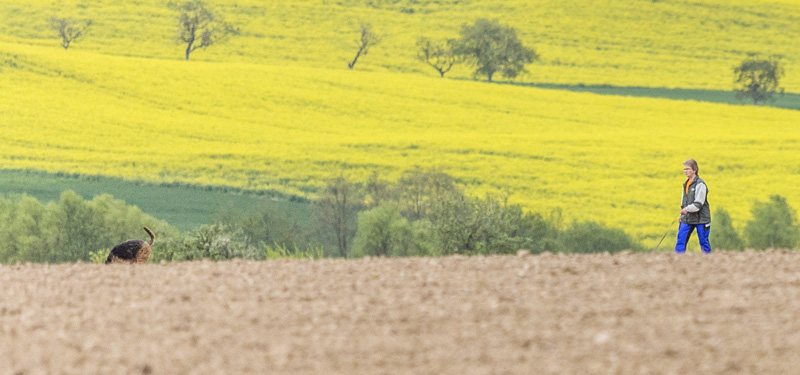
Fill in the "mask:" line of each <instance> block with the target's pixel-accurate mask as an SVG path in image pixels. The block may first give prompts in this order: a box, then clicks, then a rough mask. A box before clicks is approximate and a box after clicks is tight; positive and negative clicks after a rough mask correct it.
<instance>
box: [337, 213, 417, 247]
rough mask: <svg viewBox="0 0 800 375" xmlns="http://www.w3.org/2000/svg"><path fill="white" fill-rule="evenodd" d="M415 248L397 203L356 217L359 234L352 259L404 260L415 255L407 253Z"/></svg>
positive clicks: (408, 227)
mask: <svg viewBox="0 0 800 375" xmlns="http://www.w3.org/2000/svg"><path fill="white" fill-rule="evenodd" d="M414 247H416V246H414V244H413V241H412V236H411V225H410V224H409V222H408V220H406V219H405V218H404V217H403V216H402V215H401V214H400V209H399V208H398V207H397V203H394V202H389V203H385V204H382V205H380V206H378V207H375V208H373V209H371V210H368V211H362V212H360V213H359V214H358V233H357V234H356V237H355V240H354V254H353V255H351V256H353V257H357V256H362V255H376V256H380V255H384V256H403V255H409V254H411V253H418V252H416V251H414V250H412V249H410V248H414Z"/></svg>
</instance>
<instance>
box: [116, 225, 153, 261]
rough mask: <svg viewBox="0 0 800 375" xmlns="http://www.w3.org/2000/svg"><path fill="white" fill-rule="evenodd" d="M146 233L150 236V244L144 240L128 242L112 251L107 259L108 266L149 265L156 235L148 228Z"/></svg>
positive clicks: (145, 228) (145, 229)
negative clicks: (116, 264) (124, 264)
mask: <svg viewBox="0 0 800 375" xmlns="http://www.w3.org/2000/svg"><path fill="white" fill-rule="evenodd" d="M144 231H145V232H147V234H149V235H150V242H149V243H148V242H144V241H142V240H128V241H125V242H123V243H121V244H119V245H117V246H114V248H113V249H111V252H110V253H109V254H108V259H106V264H109V263H130V264H134V263H147V259H149V258H150V253H151V252H152V250H151V248H150V246H153V242H155V241H156V235H155V234H153V231H151V230H150V228H148V227H144Z"/></svg>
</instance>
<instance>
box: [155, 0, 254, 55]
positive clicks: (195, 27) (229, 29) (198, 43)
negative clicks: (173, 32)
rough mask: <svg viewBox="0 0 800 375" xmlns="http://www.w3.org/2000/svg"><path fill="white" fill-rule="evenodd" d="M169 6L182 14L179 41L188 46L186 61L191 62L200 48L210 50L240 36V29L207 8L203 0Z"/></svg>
mask: <svg viewBox="0 0 800 375" xmlns="http://www.w3.org/2000/svg"><path fill="white" fill-rule="evenodd" d="M168 6H169V7H170V8H171V9H174V10H177V11H179V12H180V18H179V21H178V36H177V39H178V42H180V43H185V44H186V54H185V57H186V60H189V55H190V54H191V53H192V52H194V51H196V50H198V49H200V48H203V49H205V48H208V46H211V45H214V44H217V43H220V42H223V41H225V40H227V39H228V38H229V37H230V36H231V35H237V34H239V29H238V28H236V27H235V26H233V25H232V24H230V23H227V22H225V21H224V20H223V19H222V17H221V16H219V15H218V14H217V13H215V12H213V11H211V10H209V9H208V8H206V6H205V3H203V1H201V0H192V1H187V2H185V3H180V4H178V3H175V2H170V3H169V4H168Z"/></svg>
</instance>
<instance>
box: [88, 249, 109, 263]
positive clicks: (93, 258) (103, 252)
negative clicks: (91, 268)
mask: <svg viewBox="0 0 800 375" xmlns="http://www.w3.org/2000/svg"><path fill="white" fill-rule="evenodd" d="M109 251H111V249H100V250H97V251H91V252H89V262H90V263H98V264H101V263H105V262H106V259H108V253H109Z"/></svg>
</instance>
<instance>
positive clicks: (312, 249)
mask: <svg viewBox="0 0 800 375" xmlns="http://www.w3.org/2000/svg"><path fill="white" fill-rule="evenodd" d="M324 257H325V252H324V249H323V248H322V247H321V246H309V247H308V248H306V249H305V250H302V249H300V248H299V247H297V246H294V248H293V249H291V250H290V249H289V248H288V247H286V246H283V245H280V244H278V245H275V246H274V247H273V246H269V245H264V258H266V259H283V258H288V259H312V260H315V259H322V258H324Z"/></svg>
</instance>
